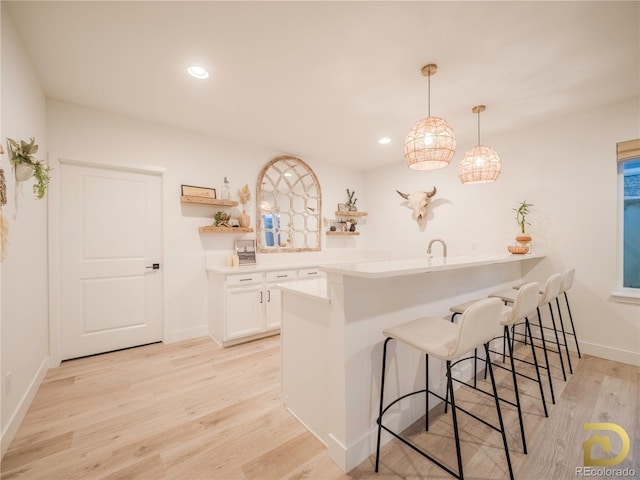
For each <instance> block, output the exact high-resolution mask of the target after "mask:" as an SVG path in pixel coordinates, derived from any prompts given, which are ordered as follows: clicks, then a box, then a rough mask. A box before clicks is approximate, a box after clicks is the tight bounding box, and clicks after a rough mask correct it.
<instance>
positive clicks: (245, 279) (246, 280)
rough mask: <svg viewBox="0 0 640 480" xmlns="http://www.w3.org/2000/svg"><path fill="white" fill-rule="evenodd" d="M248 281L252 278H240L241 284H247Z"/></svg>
mask: <svg viewBox="0 0 640 480" xmlns="http://www.w3.org/2000/svg"><path fill="white" fill-rule="evenodd" d="M249 280H253V278H241V279H240V281H241V282H248V281H249Z"/></svg>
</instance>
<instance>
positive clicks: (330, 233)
mask: <svg viewBox="0 0 640 480" xmlns="http://www.w3.org/2000/svg"><path fill="white" fill-rule="evenodd" d="M327 235H360V232H332V231H331V230H328V231H327Z"/></svg>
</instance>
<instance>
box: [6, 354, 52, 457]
mask: <svg viewBox="0 0 640 480" xmlns="http://www.w3.org/2000/svg"><path fill="white" fill-rule="evenodd" d="M48 370H49V356H46V357H45V358H44V359H43V360H42V363H41V364H40V367H39V368H38V371H37V372H36V374H35V376H34V377H33V379H32V380H31V383H30V384H29V388H27V391H26V392H25V393H24V395H23V396H22V399H20V402H19V403H18V408H16V411H15V412H14V413H13V415H12V416H11V418H10V419H9V421H8V422H7V425H6V427H5V429H4V430H3V431H2V439H1V440H0V443H1V448H2V457H4V454H5V452H6V451H7V449H8V448H9V445H11V442H12V441H13V437H15V435H16V433H17V432H18V428H20V424H21V423H22V420H24V416H25V415H26V414H27V410H29V407H30V406H31V402H33V399H34V397H35V396H36V393H37V392H38V388H40V384H41V383H42V380H43V379H44V377H45V375H46V374H47V371H48Z"/></svg>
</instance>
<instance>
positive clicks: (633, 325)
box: [366, 98, 640, 365]
mask: <svg viewBox="0 0 640 480" xmlns="http://www.w3.org/2000/svg"><path fill="white" fill-rule="evenodd" d="M638 111H640V99H639V98H635V99H630V100H629V101H626V102H623V103H620V104H617V105H611V106H608V107H605V108H602V109H598V110H592V111H586V112H582V113H579V114H576V115H572V116H569V117H566V118H558V119H555V120H552V121H549V122H546V123H544V124H540V125H532V126H530V128H528V129H527V130H524V131H518V132H510V133H509V134H508V135H502V136H500V137H496V138H491V139H488V138H486V139H484V141H485V142H486V143H487V144H489V145H491V146H493V147H494V148H495V149H496V150H497V151H498V153H499V154H500V156H501V158H502V162H503V171H502V175H501V177H500V178H499V180H498V181H497V182H496V183H491V184H482V185H462V184H461V183H460V182H459V180H458V178H457V163H458V161H459V159H460V158H461V157H462V155H463V154H464V152H465V151H466V150H468V149H469V148H471V146H472V145H471V144H464V143H463V142H464V141H465V140H466V139H458V153H457V154H456V157H455V158H454V160H453V162H452V163H453V164H454V165H450V166H449V167H448V168H445V169H442V170H436V171H432V172H414V171H410V170H408V169H407V168H406V166H404V164H403V163H402V162H399V164H398V165H393V166H389V167H385V168H381V169H378V170H375V171H371V172H368V173H367V174H366V194H367V199H368V204H369V207H368V208H369V210H370V211H371V212H375V215H371V216H370V219H369V230H370V232H373V233H371V235H370V239H369V242H370V243H369V246H370V247H371V248H389V249H390V250H391V252H392V253H391V254H392V256H394V257H397V258H402V257H414V256H423V255H425V251H426V247H427V243H428V242H429V240H430V239H433V238H436V237H441V238H443V239H445V240H446V242H447V244H448V246H449V255H463V254H468V253H473V252H474V251H476V252H506V246H507V244H508V243H509V242H512V241H513V238H514V236H515V234H516V233H517V225H516V223H515V221H514V216H513V212H511V208H513V207H515V206H516V205H517V204H518V203H519V202H521V201H523V200H527V202H529V203H533V204H534V207H533V208H532V213H531V215H530V217H528V220H529V221H530V222H531V224H532V225H531V226H530V227H528V231H529V232H530V233H531V234H532V236H533V238H534V249H537V251H541V250H543V251H545V252H546V253H547V254H548V257H547V259H546V260H545V261H544V262H542V263H541V264H540V266H539V268H536V269H534V270H533V271H532V272H531V274H530V276H531V278H532V279H536V280H543V279H545V278H546V276H548V275H549V274H551V273H554V272H556V271H562V270H563V269H564V268H565V267H567V266H574V267H575V268H576V283H575V284H574V288H573V290H572V291H571V293H570V297H571V300H572V302H573V307H574V312H573V313H574V317H575V318H574V320H575V321H576V323H577V325H576V329H577V330H578V334H579V338H580V339H581V340H582V344H583V345H584V350H585V352H587V353H591V354H594V355H598V356H602V357H605V358H610V359H613V360H618V361H624V362H627V363H633V364H637V365H640V306H638V305H629V304H621V303H615V302H614V301H612V300H611V299H610V294H611V292H613V291H614V290H615V289H616V287H617V275H618V273H617V270H616V252H617V246H618V236H617V231H618V226H617V220H616V219H617V205H618V200H617V199H618V183H617V166H616V157H615V154H616V142H619V141H622V140H629V139H632V138H637V137H638V136H639V135H640V118H639V116H638ZM468 140H469V141H472V139H468ZM434 185H435V186H437V187H438V193H437V195H436V196H435V197H433V205H432V207H430V213H429V218H428V220H427V222H426V225H425V227H424V229H420V228H419V227H418V225H417V223H416V222H415V221H413V220H411V216H410V211H409V210H408V209H407V208H405V207H403V206H401V205H402V201H403V200H402V198H400V197H399V196H398V195H397V194H396V193H395V191H394V189H396V188H397V189H399V190H401V191H405V192H409V193H410V192H413V191H414V190H430V189H431V188H432V187H433V186H434ZM434 253H435V254H436V255H439V254H440V246H439V245H437V246H435V247H434Z"/></svg>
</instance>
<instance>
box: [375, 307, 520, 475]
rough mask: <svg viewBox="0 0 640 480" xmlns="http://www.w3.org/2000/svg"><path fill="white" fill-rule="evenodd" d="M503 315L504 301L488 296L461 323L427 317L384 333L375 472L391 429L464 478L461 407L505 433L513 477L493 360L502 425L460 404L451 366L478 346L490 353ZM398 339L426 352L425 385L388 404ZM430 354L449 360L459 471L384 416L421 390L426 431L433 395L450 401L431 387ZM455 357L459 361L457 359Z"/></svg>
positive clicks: (412, 446) (506, 449)
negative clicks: (391, 352) (391, 349)
mask: <svg viewBox="0 0 640 480" xmlns="http://www.w3.org/2000/svg"><path fill="white" fill-rule="evenodd" d="M501 315H502V305H501V303H500V302H499V301H498V300H497V299H494V298H488V299H484V300H481V301H479V302H477V303H476V304H474V305H472V306H471V307H469V308H467V310H466V311H465V312H464V313H463V314H462V319H461V320H460V322H459V323H452V322H449V321H447V320H445V319H443V318H437V317H424V318H418V319H416V320H412V321H410V322H407V323H403V324H401V325H397V326H395V327H391V328H387V329H385V330H384V332H383V335H384V336H385V337H387V338H386V339H385V341H384V349H383V354H382V377H381V382H380V410H379V416H378V419H377V423H378V440H377V445H376V466H375V471H376V472H377V471H378V467H379V462H380V439H381V435H382V430H385V431H386V432H389V433H390V434H391V435H393V436H394V437H395V438H397V439H398V440H400V441H401V442H402V443H404V444H405V445H408V446H409V447H410V448H412V449H413V450H415V451H416V452H417V453H419V454H420V455H422V456H423V457H425V458H426V459H428V460H430V461H431V462H433V463H434V464H436V465H437V466H439V467H440V468H442V469H443V470H444V471H446V472H447V473H449V474H450V475H452V476H453V477H455V478H458V479H463V478H464V474H463V469H462V454H461V450H460V435H459V432H458V419H457V412H458V410H460V411H462V412H464V413H466V414H468V415H470V416H472V417H473V418H475V419H477V420H479V421H480V422H482V423H484V424H485V425H487V426H489V427H490V428H492V429H494V430H496V431H499V432H500V433H501V435H502V443H503V446H504V451H505V456H506V459H507V466H508V469H509V477H510V478H511V479H512V480H513V469H512V467H511V458H510V456H509V447H508V445H507V437H506V433H505V429H504V423H503V420H502V412H501V410H500V402H499V399H498V391H497V387H496V383H495V378H494V375H493V369H492V368H491V363H490V362H489V363H488V369H489V376H490V377H491V385H492V388H493V395H492V396H493V398H494V401H495V405H496V412H497V415H498V422H499V425H500V426H499V427H496V426H495V425H493V424H491V423H489V422H486V421H485V420H483V419H481V418H479V417H477V416H476V415H474V414H473V413H471V412H469V411H467V410H465V409H464V408H462V407H460V406H458V405H456V402H455V395H454V390H453V377H452V371H451V368H452V367H453V366H454V365H456V364H457V363H459V362H461V361H464V360H468V359H469V358H470V357H469V358H462V359H459V360H455V359H456V358H458V357H460V356H461V355H464V354H466V353H468V352H470V351H471V350H473V349H474V348H476V347H480V346H484V349H485V354H486V355H487V356H488V355H489V346H488V342H489V340H491V338H492V337H493V336H494V335H495V332H496V331H497V330H498V328H499V325H500V321H501V318H502V317H501ZM393 339H395V340H397V341H400V342H403V343H405V344H407V345H409V346H411V347H413V348H415V349H417V350H420V351H421V352H422V353H424V354H425V363H426V365H425V369H426V374H425V382H426V383H425V388H424V389H423V390H418V391H415V392H411V393H408V394H405V395H402V396H400V397H399V398H397V399H395V400H394V401H393V402H391V403H390V404H389V405H387V406H386V407H385V406H384V381H385V370H386V360H387V347H388V345H389V342H390V341H391V340H393ZM429 356H433V357H436V358H439V359H441V360H444V361H445V362H446V375H447V391H448V392H449V397H450V398H451V401H450V403H451V417H452V422H453V434H454V440H455V446H456V456H457V462H458V472H457V473H456V472H455V471H454V470H452V469H451V468H449V467H447V466H446V465H445V464H444V463H442V462H441V461H439V460H438V459H436V458H435V457H433V456H432V455H430V454H429V453H427V452H425V451H424V450H421V449H420V448H418V447H417V446H416V445H414V444H413V443H411V442H410V441H409V440H407V439H405V438H403V437H402V436H401V435H400V434H399V433H396V432H394V431H393V430H391V429H390V428H389V427H387V426H385V425H384V424H383V421H382V420H383V416H384V414H385V413H386V412H387V411H388V410H389V408H391V407H392V406H393V405H395V404H396V403H397V402H399V401H400V400H402V399H404V398H407V397H409V396H411V395H416V394H420V393H424V394H425V397H426V402H425V405H427V411H426V412H425V431H429V411H428V399H429V394H431V395H434V396H435V397H437V398H439V399H440V400H443V401H444V402H446V403H447V404H448V403H449V401H448V400H446V399H445V398H443V397H442V396H440V395H439V394H437V393H435V392H433V391H432V390H430V389H429ZM454 360H455V361H454Z"/></svg>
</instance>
